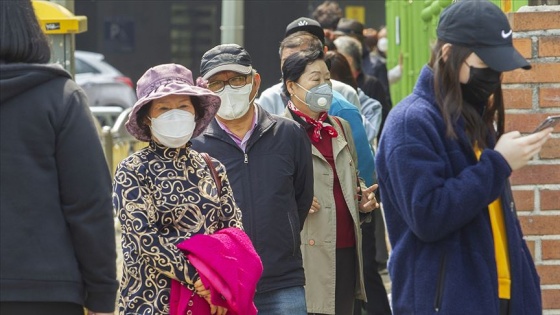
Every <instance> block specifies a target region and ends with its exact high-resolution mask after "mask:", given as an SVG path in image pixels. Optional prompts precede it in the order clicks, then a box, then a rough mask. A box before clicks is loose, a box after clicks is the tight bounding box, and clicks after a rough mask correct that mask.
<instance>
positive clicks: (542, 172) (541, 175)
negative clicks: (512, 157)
mask: <svg viewBox="0 0 560 315" xmlns="http://www.w3.org/2000/svg"><path fill="white" fill-rule="evenodd" d="M511 183H512V184H513V185H537V184H560V164H558V165H526V166H525V167H522V168H521V169H518V170H516V171H514V172H513V173H512V175H511ZM559 228H560V226H559Z"/></svg>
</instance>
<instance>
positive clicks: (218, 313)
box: [88, 279, 228, 315]
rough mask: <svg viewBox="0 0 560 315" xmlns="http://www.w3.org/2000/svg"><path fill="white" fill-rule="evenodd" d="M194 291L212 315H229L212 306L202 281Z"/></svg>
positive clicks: (198, 281)
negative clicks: (207, 305)
mask: <svg viewBox="0 0 560 315" xmlns="http://www.w3.org/2000/svg"><path fill="white" fill-rule="evenodd" d="M194 290H195V292H196V294H198V295H199V296H200V297H201V298H203V299H205V300H206V302H208V304H209V305H210V314H212V315H225V314H226V313H227V311H228V310H227V308H225V307H222V306H217V305H214V304H212V295H211V294H210V290H209V289H208V288H206V287H205V286H204V284H203V283H202V280H200V279H198V280H196V282H195V283H194ZM88 315H89V314H88Z"/></svg>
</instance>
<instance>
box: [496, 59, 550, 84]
mask: <svg viewBox="0 0 560 315" xmlns="http://www.w3.org/2000/svg"><path fill="white" fill-rule="evenodd" d="M532 66H533V67H532V68H531V70H523V69H517V70H514V71H508V72H505V73H504V77H503V80H502V83H506V84H507V83H556V82H560V75H558V73H560V63H533V64H532Z"/></svg>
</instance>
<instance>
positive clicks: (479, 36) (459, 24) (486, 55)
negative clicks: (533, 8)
mask: <svg viewBox="0 0 560 315" xmlns="http://www.w3.org/2000/svg"><path fill="white" fill-rule="evenodd" d="M437 37H438V38H439V39H441V40H443V41H445V42H447V43H450V44H453V45H458V46H464V47H469V48H471V49H472V50H473V52H474V53H475V54H477V56H478V57H480V59H482V61H484V63H486V64H487V65H488V66H489V67H490V68H492V69H493V70H496V71H499V72H504V71H510V70H514V69H517V68H523V69H531V65H530V64H529V63H528V62H527V60H525V58H523V56H521V54H519V52H517V50H515V48H513V41H512V37H513V30H512V29H511V26H510V25H509V22H508V19H507V17H506V15H505V14H504V13H503V12H502V10H500V8H499V7H498V6H496V5H495V4H493V3H491V2H490V1H487V0H461V1H457V2H455V3H452V4H451V5H449V6H448V7H447V8H446V9H445V10H444V11H443V12H442V13H441V15H440V18H439V23H438V26H437Z"/></svg>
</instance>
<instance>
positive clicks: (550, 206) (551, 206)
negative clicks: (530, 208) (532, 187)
mask: <svg viewBox="0 0 560 315" xmlns="http://www.w3.org/2000/svg"><path fill="white" fill-rule="evenodd" d="M557 169H558V168H557ZM539 192H540V195H541V210H560V190H552V189H541V190H540V191H539Z"/></svg>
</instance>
